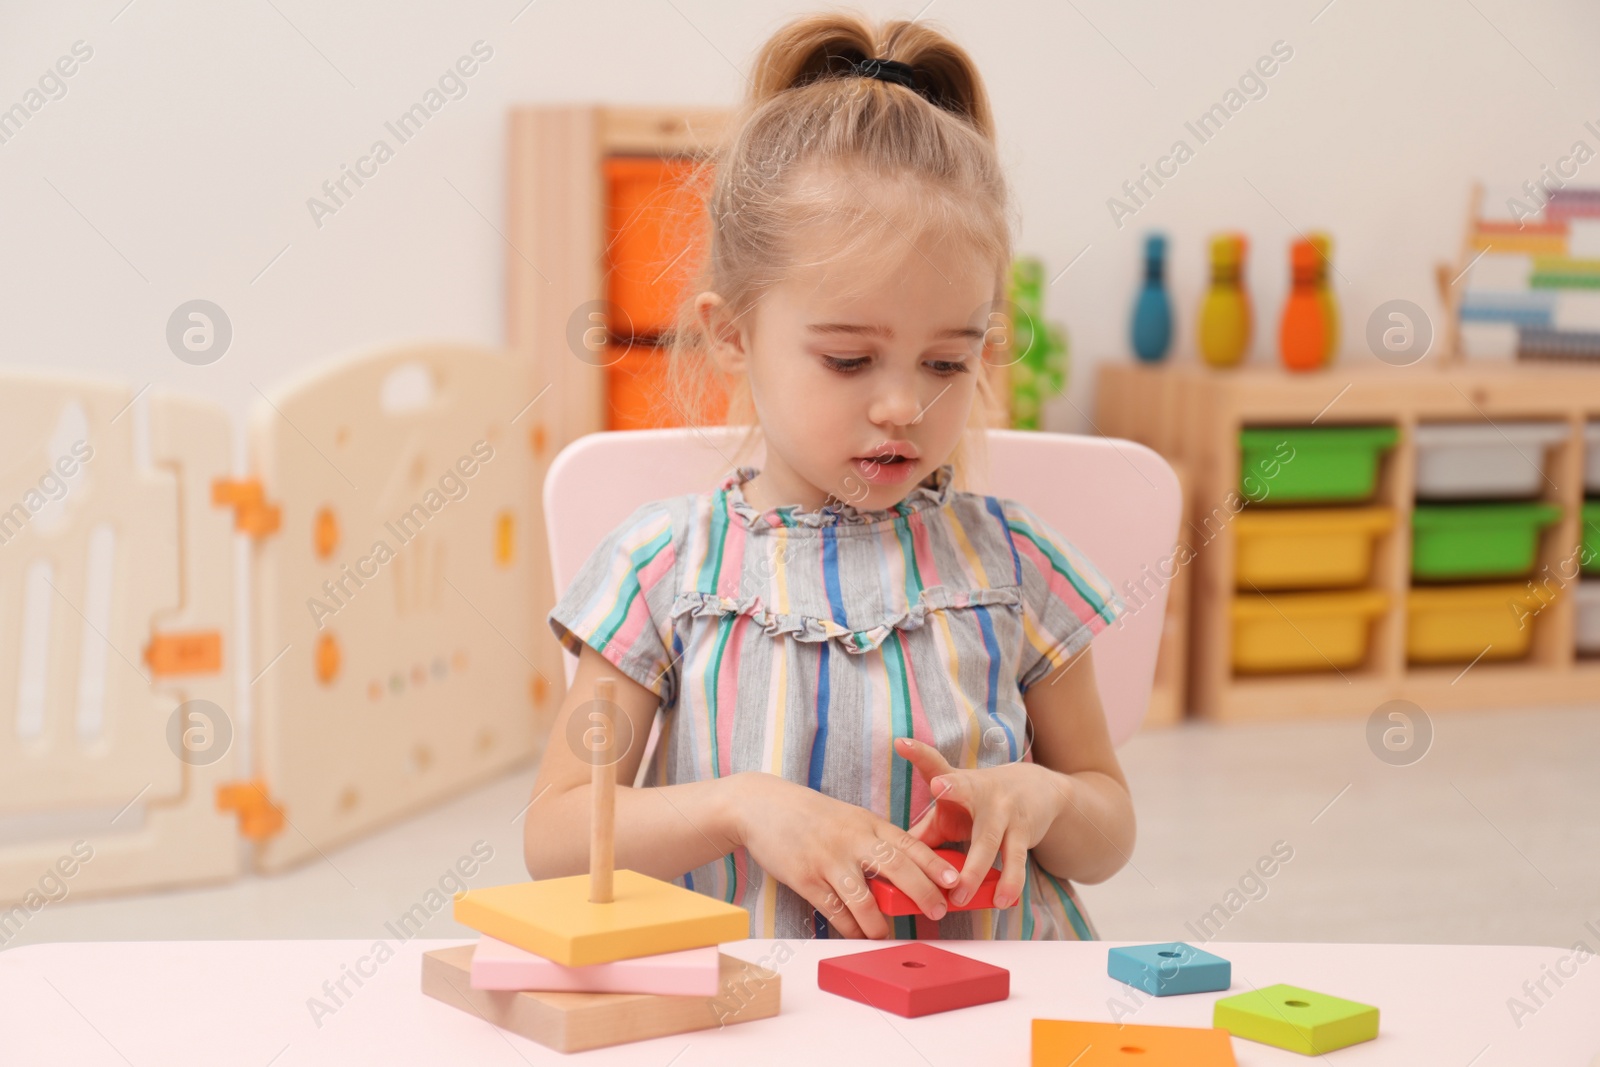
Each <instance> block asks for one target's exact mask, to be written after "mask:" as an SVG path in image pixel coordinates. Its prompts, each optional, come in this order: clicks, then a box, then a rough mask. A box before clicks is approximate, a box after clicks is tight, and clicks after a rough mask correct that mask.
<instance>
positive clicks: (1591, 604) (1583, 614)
mask: <svg viewBox="0 0 1600 1067" xmlns="http://www.w3.org/2000/svg"><path fill="white" fill-rule="evenodd" d="M1578 654H1579V655H1580V656H1600V578H1585V579H1584V580H1583V581H1581V582H1579V583H1578Z"/></svg>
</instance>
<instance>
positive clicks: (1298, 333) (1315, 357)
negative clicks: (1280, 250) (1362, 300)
mask: <svg viewBox="0 0 1600 1067" xmlns="http://www.w3.org/2000/svg"><path fill="white" fill-rule="evenodd" d="M1289 260H1290V263H1291V265H1292V267H1293V278H1294V284H1293V288H1291V289H1290V290H1289V299H1288V300H1287V301H1285V302H1284V305H1283V321H1282V322H1281V323H1280V324H1279V327H1278V353H1279V355H1280V356H1281V357H1282V358H1283V365H1284V366H1285V367H1288V368H1289V369H1290V370H1316V369H1317V368H1318V367H1320V366H1322V363H1323V359H1324V357H1325V356H1326V355H1327V353H1328V324H1327V319H1326V318H1325V316H1324V315H1323V310H1322V308H1323V305H1322V297H1321V295H1320V294H1319V293H1318V292H1317V273H1318V268H1319V266H1320V265H1321V263H1322V257H1321V256H1319V255H1318V254H1317V249H1316V246H1315V245H1313V244H1312V243H1311V242H1310V241H1296V242H1295V243H1294V244H1293V245H1292V246H1291V248H1290V253H1289Z"/></svg>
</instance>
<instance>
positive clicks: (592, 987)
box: [472, 935, 719, 997]
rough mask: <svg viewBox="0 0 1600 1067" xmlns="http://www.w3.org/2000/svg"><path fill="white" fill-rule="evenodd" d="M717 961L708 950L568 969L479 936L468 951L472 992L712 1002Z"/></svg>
mask: <svg viewBox="0 0 1600 1067" xmlns="http://www.w3.org/2000/svg"><path fill="white" fill-rule="evenodd" d="M717 957H718V952H717V947H716V946H715V945H709V946H707V947H705V948H691V949H686V950H684V951H682V952H663V953H661V954H660V955H656V956H635V957H634V958H632V959H627V960H617V961H615V962H613V963H595V964H590V965H589V966H587V967H568V966H567V965H566V964H563V963H557V962H556V961H555V960H547V959H545V958H544V957H543V956H538V955H535V954H534V953H532V952H529V951H527V950H526V949H520V948H518V947H516V946H515V945H508V944H506V943H505V942H504V941H500V940H497V939H496V938H493V937H489V936H487V935H485V936H483V937H480V938H478V945H477V947H476V948H474V949H473V951H472V988H473V989H515V990H527V989H531V990H538V991H541V992H563V993H664V994H667V995H669V996H684V997H714V996H716V995H717V993H718V992H719V990H718V988H717V979H718V975H719V963H718V958H717Z"/></svg>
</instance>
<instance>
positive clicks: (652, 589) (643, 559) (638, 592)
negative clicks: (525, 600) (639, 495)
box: [548, 502, 678, 705]
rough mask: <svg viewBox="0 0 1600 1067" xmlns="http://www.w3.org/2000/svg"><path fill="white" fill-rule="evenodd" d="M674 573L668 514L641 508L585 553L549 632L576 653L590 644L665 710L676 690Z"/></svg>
mask: <svg viewBox="0 0 1600 1067" xmlns="http://www.w3.org/2000/svg"><path fill="white" fill-rule="evenodd" d="M677 569H678V567H677V545H676V542H675V538H674V522H673V511H672V509H671V508H670V507H669V506H667V504H666V502H657V503H653V504H644V505H641V506H640V507H639V508H637V509H636V510H635V511H634V512H633V514H632V515H630V516H628V518H627V519H625V520H624V521H623V522H622V523H621V525H619V526H617V527H616V528H615V529H614V530H612V531H611V532H610V533H608V534H607V535H606V536H605V537H604V538H603V539H601V541H600V543H599V545H597V546H596V547H595V549H594V551H593V552H591V553H590V554H589V558H588V559H587V560H585V561H584V563H583V566H582V567H581V568H579V570H578V573H577V574H576V575H574V576H573V579H572V582H571V584H570V585H568V586H567V588H566V590H565V591H564V592H563V593H562V594H561V597H560V599H559V600H557V602H556V606H555V607H554V608H552V609H551V611H550V616H549V619H548V621H549V623H550V628H551V629H552V630H553V631H555V635H556V639H557V640H559V641H560V642H561V645H562V647H564V648H565V649H566V650H567V651H569V652H571V653H572V654H573V655H577V654H578V653H579V650H580V649H581V648H582V647H583V646H584V645H588V646H589V647H591V648H593V649H594V650H595V651H596V652H598V653H600V654H601V655H602V656H604V657H605V658H606V659H607V660H608V661H609V662H610V663H611V664H613V665H614V666H615V667H616V668H617V669H618V670H619V671H621V672H622V673H623V674H625V675H627V676H628V677H629V678H632V679H633V680H634V681H636V682H638V683H639V684H640V685H642V686H644V687H645V688H646V689H648V690H650V691H651V692H652V693H655V694H656V695H657V696H658V697H660V698H661V702H662V703H663V704H669V705H670V704H672V703H673V702H674V700H675V697H676V693H677V667H676V662H675V657H674V655H673V654H672V653H671V652H670V651H669V645H670V643H671V641H672V627H671V622H670V619H671V608H672V600H673V596H674V593H675V589H676V585H677V582H676V575H677Z"/></svg>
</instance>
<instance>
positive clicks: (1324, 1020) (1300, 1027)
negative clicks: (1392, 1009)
mask: <svg viewBox="0 0 1600 1067" xmlns="http://www.w3.org/2000/svg"><path fill="white" fill-rule="evenodd" d="M1211 1025H1212V1026H1220V1027H1221V1028H1222V1029H1224V1030H1226V1031H1228V1033H1230V1034H1232V1035H1233V1036H1234V1037H1243V1038H1248V1039H1249V1040H1251V1041H1259V1042H1261V1043H1262V1044H1263V1045H1276V1046H1277V1047H1278V1048H1286V1049H1288V1050H1289V1051H1290V1052H1303V1053H1305V1054H1306V1055H1307V1056H1320V1055H1321V1054H1322V1053H1324V1052H1332V1051H1333V1050H1334V1049H1336V1048H1344V1047H1345V1046H1346V1045H1354V1044H1357V1043H1359V1042H1362V1041H1371V1040H1372V1039H1373V1038H1375V1037H1377V1036H1378V1009H1377V1008H1374V1007H1372V1006H1371V1005H1370V1004H1357V1003H1356V1002H1355V1001H1353V1000H1341V999H1340V998H1338V997H1330V996H1328V995H1327V994H1326V993H1314V992H1312V991H1311V990H1309V989H1301V988H1300V987H1299V986H1292V985H1273V986H1267V987H1265V988H1263V989H1257V990H1254V991H1252V992H1249V993H1240V994H1238V995H1237V996H1232V997H1223V998H1222V999H1221V1000H1219V1001H1217V1003H1216V1005H1215V1007H1214V1009H1213V1011H1212V1016H1211Z"/></svg>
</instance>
